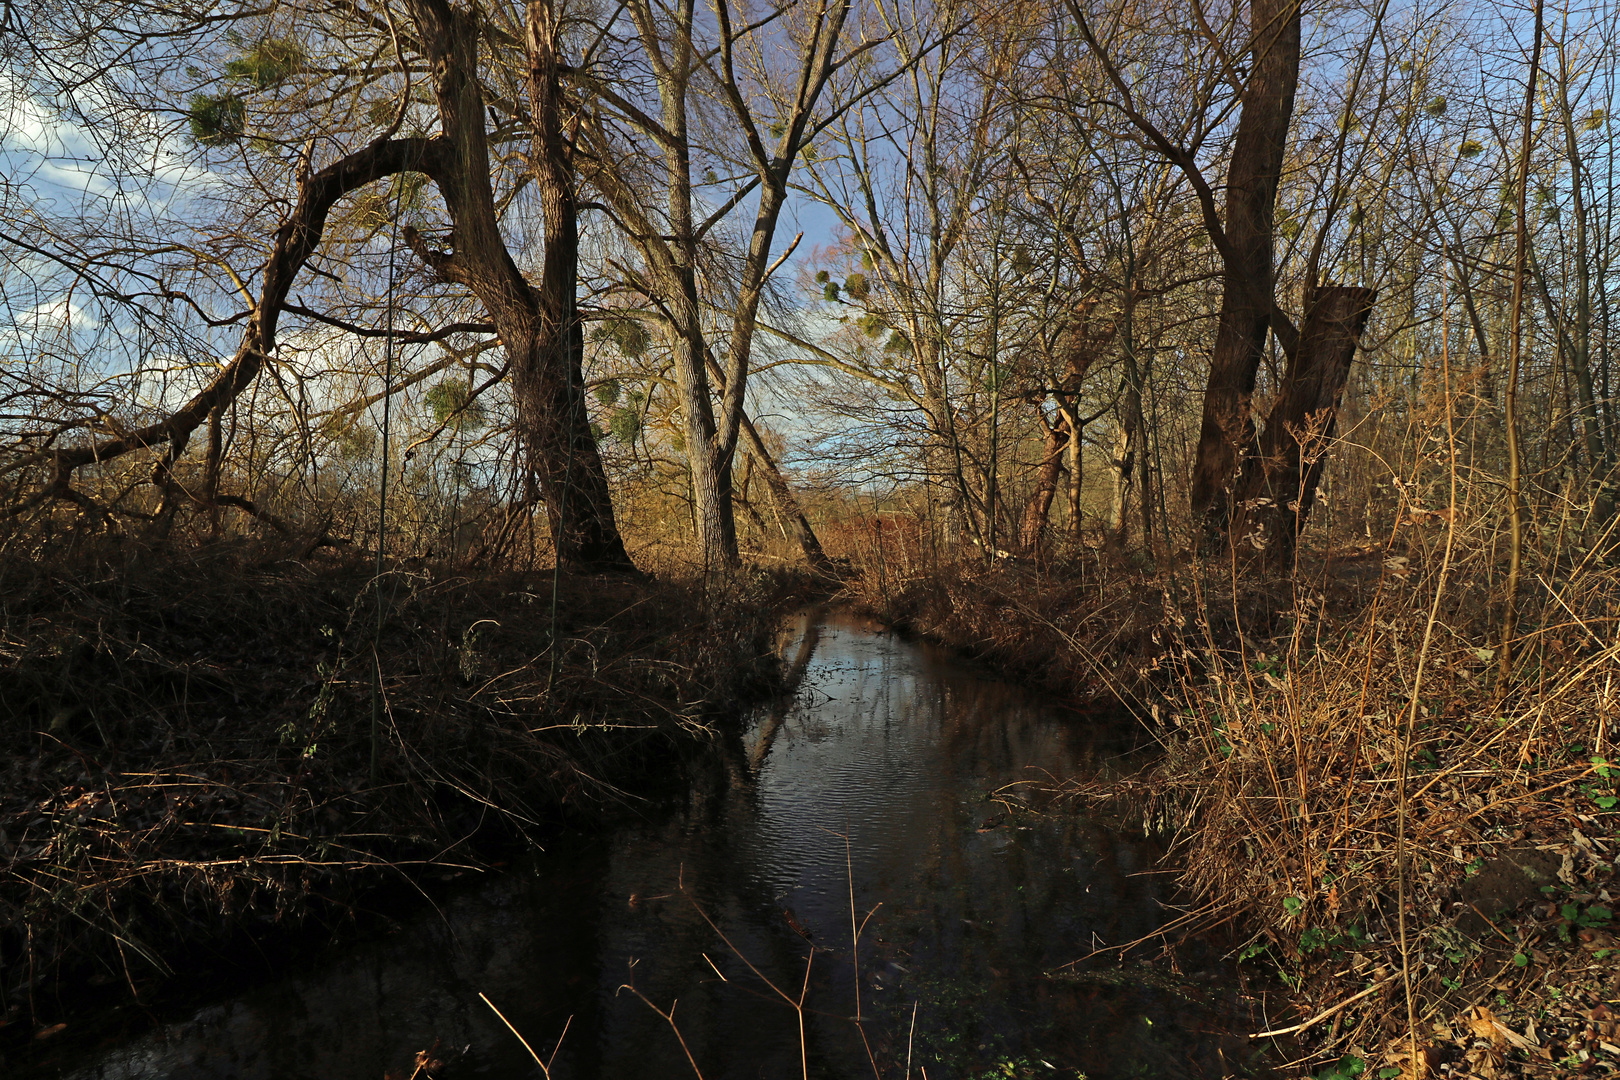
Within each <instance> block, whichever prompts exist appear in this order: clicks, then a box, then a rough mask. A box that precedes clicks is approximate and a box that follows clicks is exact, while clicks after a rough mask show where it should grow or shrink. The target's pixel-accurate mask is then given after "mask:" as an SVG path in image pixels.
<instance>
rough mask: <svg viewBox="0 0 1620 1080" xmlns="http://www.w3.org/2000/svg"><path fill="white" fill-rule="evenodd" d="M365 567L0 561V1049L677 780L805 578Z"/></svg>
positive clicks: (334, 561)
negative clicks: (693, 580) (0, 1004)
mask: <svg viewBox="0 0 1620 1080" xmlns="http://www.w3.org/2000/svg"><path fill="white" fill-rule="evenodd" d="M374 570H375V567H374V564H373V563H372V562H371V561H370V560H369V559H366V558H363V557H361V556H360V555H358V554H344V553H332V552H327V551H317V552H316V553H314V554H308V555H307V557H306V553H300V552H294V551H291V550H283V549H280V548H277V547H275V546H274V545H267V544H263V543H255V544H245V543H244V544H221V545H217V546H214V547H210V548H204V549H200V550H197V551H193V552H189V553H186V554H179V553H153V552H132V551H129V550H127V549H123V548H115V549H111V550H109V551H107V552H103V553H101V555H100V556H99V557H96V558H90V557H82V558H80V559H78V560H77V561H75V562H73V563H72V564H71V565H50V566H47V565H18V564H8V565H7V566H6V567H5V568H4V571H3V576H0V591H3V594H4V595H5V597H6V604H5V606H4V613H3V622H0V725H3V728H4V732H5V736H6V737H5V738H4V739H3V740H0V746H3V747H4V748H5V750H4V751H3V752H0V776H4V778H5V780H4V784H3V788H0V790H3V792H4V795H3V797H0V979H3V992H4V999H3V1000H4V1013H3V1016H0V1053H4V1054H6V1055H8V1056H12V1057H15V1056H16V1055H17V1054H18V1053H19V1052H22V1051H24V1050H26V1051H27V1052H29V1053H32V1051H33V1049H34V1046H35V1044H36V1041H37V1042H39V1043H48V1042H50V1041H52V1040H61V1041H72V1040H74V1039H75V1032H76V1031H77V1030H79V1027H80V1021H81V1019H82V1018H84V1017H87V1016H94V1015H97V1014H98V1013H99V1012H101V1011H104V1009H105V1007H106V1006H107V1005H109V1004H112V1003H125V1004H128V1003H130V1002H134V1003H136V1008H137V1009H138V1008H145V1007H149V1006H152V1005H155V1004H158V1003H161V1002H163V1001H165V1000H168V999H170V998H171V997H173V996H174V995H175V994H176V993H179V994H180V995H181V996H182V997H183V996H184V984H185V983H187V982H189V981H193V980H197V979H199V978H200V977H204V976H207V975H208V974H209V973H210V972H218V971H222V970H223V971H226V972H232V971H238V970H242V969H244V968H246V969H252V970H260V971H262V970H266V969H269V968H271V967H274V966H276V965H277V964H278V963H279V962H280V959H281V958H282V957H284V955H285V953H286V951H287V950H294V951H296V950H298V949H301V948H304V947H306V946H307V944H308V943H309V942H312V941H331V940H341V939H343V938H345V937H349V936H352V932H353V931H352V928H353V925H354V924H355V923H356V922H357V921H358V922H360V923H365V922H366V921H367V920H368V919H371V918H372V915H371V914H368V913H373V912H377V911H382V912H384V913H390V914H397V913H398V912H400V911H402V910H405V909H408V908H410V907H411V906H413V905H415V904H420V903H421V899H420V896H421V890H422V889H424V888H425V889H427V890H428V891H430V892H431V891H433V890H434V888H435V885H434V883H435V882H437V881H440V880H441V879H445V878H450V877H454V876H457V875H462V874H465V873H469V872H473V871H476V870H478V869H479V868H481V867H484V866H486V865H488V864H489V863H491V862H493V861H505V860H507V859H510V858H512V857H514V854H515V853H517V852H520V851H522V850H524V849H526V847H527V846H528V844H529V842H530V841H531V840H532V839H533V837H534V836H536V835H538V834H540V833H543V832H546V831H548V830H551V829H554V828H556V827H557V826H558V824H559V823H563V824H566V823H567V822H571V821H572V822H583V823H588V822H591V821H597V820H602V819H604V818H605V817H608V816H611V815H614V814H620V813H622V812H623V811H624V809H625V808H626V807H629V806H635V805H638V804H640V803H641V802H643V801H644V799H645V797H646V795H647V794H648V793H650V792H657V791H660V790H668V789H679V788H681V787H682V786H683V784H684V782H685V777H686V775H687V773H688V772H689V771H690V770H691V768H694V767H698V766H700V765H701V763H702V762H704V761H706V760H708V759H709V758H711V757H712V756H713V755H712V745H713V743H714V741H715V739H716V737H717V736H716V729H715V727H714V726H713V722H714V721H715V720H716V718H718V717H721V716H724V715H726V714H728V713H733V714H734V713H735V711H736V709H737V708H739V707H741V704H742V703H744V702H747V701H749V700H758V699H759V698H760V697H761V696H762V695H763V694H766V693H768V692H769V690H770V688H771V687H772V686H773V685H775V680H776V677H777V675H776V670H775V660H774V657H773V656H772V651H771V644H772V636H773V634H774V632H775V626H776V620H777V616H776V612H778V611H779V610H781V609H782V605H783V604H784V603H786V602H788V601H787V599H786V598H787V597H788V596H789V595H790V594H791V592H792V591H793V589H794V588H796V587H797V586H796V584H795V582H794V581H793V580H792V579H790V578H785V577H783V578H771V577H768V576H753V577H740V578H739V579H738V581H737V582H736V583H735V586H734V587H733V588H732V589H731V590H730V591H728V592H724V593H707V592H705V590H704V589H703V588H701V587H700V586H689V585H684V584H681V583H678V582H676V583H670V582H663V583H655V582H651V581H648V580H636V579H626V578H613V577H575V576H570V575H563V576H561V577H560V578H557V579H555V580H554V579H553V576H552V574H551V573H550V572H549V571H546V572H540V573H530V574H523V573H503V574H497V575H487V574H485V575H474V574H463V573H456V572H452V571H450V570H449V569H447V568H444V567H439V566H433V565H429V564H423V563H410V564H394V565H390V566H389V567H388V570H387V572H386V573H385V574H384V575H383V577H382V579H381V582H380V585H381V588H380V589H376V588H374V581H373V574H374ZM379 593H380V595H381V597H382V601H383V603H382V618H381V620H380V625H379V620H378V607H377V599H376V598H377V596H378V595H379ZM373 657H376V658H378V660H379V661H380V662H379V663H377V664H375V665H374V661H373ZM378 670H380V672H381V678H380V682H379V680H378V678H377V675H376V672H377V671H378ZM278 943H280V944H278ZM205 981H206V980H205Z"/></svg>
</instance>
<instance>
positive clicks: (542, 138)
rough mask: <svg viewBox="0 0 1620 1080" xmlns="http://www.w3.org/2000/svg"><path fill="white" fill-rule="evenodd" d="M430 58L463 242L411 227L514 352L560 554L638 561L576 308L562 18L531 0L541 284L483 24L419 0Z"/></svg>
mask: <svg viewBox="0 0 1620 1080" xmlns="http://www.w3.org/2000/svg"><path fill="white" fill-rule="evenodd" d="M411 11H412V14H413V15H414V17H415V20H416V25H417V30H418V33H419V34H420V36H421V40H422V47H423V51H424V52H425V53H426V55H427V57H428V59H429V61H430V62H431V64H432V72H433V89H434V93H435V95H436V96H437V98H438V104H439V122H440V126H441V128H442V131H443V134H442V135H441V136H439V137H438V138H436V139H434V140H433V142H434V145H435V148H436V150H437V151H438V152H437V153H436V154H435V155H433V156H432V158H431V159H430V161H429V163H428V165H427V166H426V168H427V171H428V173H429V175H430V176H431V177H432V178H433V181H434V183H435V184H437V185H438V188H439V192H440V194H441V195H442V196H443V197H444V202H445V206H446V208H447V209H448V210H449V212H450V218H451V221H452V223H453V225H454V236H453V248H452V250H450V251H435V250H433V249H431V248H430V247H428V246H427V244H426V243H425V242H424V241H423V239H422V238H421V237H420V236H419V235H417V234H416V232H415V230H413V229H409V228H407V229H406V230H405V239H406V242H407V243H409V244H410V245H411V247H412V249H413V250H414V251H415V252H416V254H417V255H418V256H419V257H420V258H421V259H422V260H423V261H424V262H426V263H428V265H430V266H431V267H433V269H434V270H436V271H437V272H438V274H439V276H441V277H443V278H445V279H446V280H449V281H454V282H457V283H459V284H462V285H465V286H466V287H467V288H468V289H470V290H471V291H472V292H473V294H474V295H476V296H477V297H478V299H479V300H480V301H481V302H482V303H483V305H484V307H485V309H486V310H487V311H488V312H489V316H490V320H491V321H492V322H493V323H494V324H495V328H496V330H497V332H499V334H500V336H501V340H502V342H503V343H504V344H505V346H506V350H507V355H508V357H509V358H510V359H511V362H512V390H513V397H514V398H515V400H516V403H517V413H518V431H519V436H520V438H521V439H522V441H523V445H524V451H525V454H526V456H527V464H528V466H529V468H530V469H531V470H532V472H533V474H534V475H535V476H536V477H537V478H538V480H539V482H540V493H541V499H542V501H543V502H544V503H545V507H546V516H547V518H548V520H549V521H550V525H551V534H552V537H553V542H554V544H555V552H556V557H557V560H558V561H559V562H560V563H562V564H564V565H569V566H573V567H576V568H579V569H587V570H628V569H634V567H633V566H632V564H631V562H630V559H629V556H628V555H627V554H626V553H625V550H624V543H623V541H622V540H621V538H620V536H619V531H618V525H617V523H616V522H615V520H614V515H613V500H612V497H611V495H610V493H609V490H608V483H607V474H606V472H605V470H604V469H603V467H602V458H601V455H600V454H599V453H598V452H597V448H596V439H595V438H594V437H593V436H592V434H591V428H590V420H589V416H588V414H587V412H586V409H585V384H584V378H583V375H582V372H581V361H582V357H583V353H584V334H583V328H582V327H581V325H580V322H579V317H578V312H577V311H576V310H575V295H574V294H575V287H576V280H577V275H578V257H579V233H578V223H577V220H576V219H577V214H578V208H577V206H576V204H575V199H574V182H573V172H572V166H571V164H570V162H569V157H568V147H567V142H566V140H565V139H564V138H563V135H562V130H561V122H560V117H561V112H562V99H561V91H560V88H559V83H558V75H559V67H558V61H557V56H556V52H555V44H556V26H555V24H554V21H553V14H552V11H551V6H550V4H549V3H547V2H545V0H541V2H537V3H531V4H530V5H529V6H528V12H527V15H528V20H529V26H528V30H527V36H528V42H527V45H528V49H529V63H530V71H529V76H530V85H529V90H530V95H531V101H532V104H533V109H534V115H535V123H536V131H535V151H536V152H535V154H534V162H535V180H536V185H537V188H538V190H539V192H540V198H541V208H542V211H543V213H544V215H545V241H546V250H545V253H544V257H543V263H542V271H541V284H540V287H539V288H538V289H532V288H531V287H530V285H529V282H528V280H527V279H526V278H525V277H524V276H523V273H522V271H520V270H519V269H518V267H517V264H516V263H515V262H514V261H513V259H512V256H511V253H510V252H509V251H508V250H507V247H506V241H505V239H504V238H503V236H502V235H501V230H500V223H499V219H498V218H497V216H496V213H495V198H494V191H493V189H492V187H491V186H490V167H489V141H488V135H487V133H486V131H485V128H484V124H485V109H484V100H483V92H482V90H481V89H480V87H479V83H478V69H477V63H478V24H477V21H476V19H477V15H476V14H475V13H474V12H471V11H462V10H459V9H454V8H452V7H451V6H450V5H449V4H448V3H446V2H445V0H412V3H411Z"/></svg>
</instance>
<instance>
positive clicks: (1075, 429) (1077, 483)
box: [1063, 402, 1085, 551]
mask: <svg viewBox="0 0 1620 1080" xmlns="http://www.w3.org/2000/svg"><path fill="white" fill-rule="evenodd" d="M1063 418H1064V419H1065V420H1066V421H1067V422H1068V425H1069V431H1070V432H1071V434H1070V436H1069V442H1068V445H1067V446H1066V447H1065V448H1064V457H1065V458H1066V459H1067V461H1066V465H1067V467H1068V470H1069V542H1070V543H1071V544H1072V545H1073V546H1074V548H1075V550H1076V551H1078V550H1079V549H1080V545H1081V543H1082V542H1083V541H1084V540H1085V533H1084V527H1085V521H1084V519H1083V518H1082V517H1081V514H1080V495H1081V480H1082V479H1083V476H1082V473H1081V451H1082V450H1083V449H1084V445H1083V443H1082V442H1081V437H1082V436H1083V435H1084V433H1085V430H1084V428H1083V427H1082V426H1081V423H1080V405H1079V403H1078V402H1072V403H1069V404H1066V405H1064V406H1063Z"/></svg>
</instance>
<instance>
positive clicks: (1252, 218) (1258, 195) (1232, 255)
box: [1192, 0, 1300, 539]
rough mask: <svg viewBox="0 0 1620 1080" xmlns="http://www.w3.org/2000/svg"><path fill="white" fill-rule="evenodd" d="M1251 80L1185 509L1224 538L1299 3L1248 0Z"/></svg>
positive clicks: (1269, 301)
mask: <svg viewBox="0 0 1620 1080" xmlns="http://www.w3.org/2000/svg"><path fill="white" fill-rule="evenodd" d="M1249 19H1250V35H1251V43H1252V44H1251V47H1252V62H1253V75H1252V77H1251V78H1250V80H1249V83H1248V85H1247V86H1246V87H1245V88H1244V92H1243V111H1242V115H1241V117H1240V118H1239V120H1238V130H1237V140H1236V142H1235V143H1234V145H1233V147H1232V159H1231V164H1230V166H1229V167H1228V170H1227V185H1226V220H1225V223H1224V227H1223V228H1224V233H1225V237H1224V242H1223V243H1222V244H1221V245H1220V248H1221V255H1222V260H1223V262H1224V264H1225V266H1224V268H1223V269H1224V275H1223V277H1224V282H1223V286H1222V293H1221V310H1220V316H1219V321H1218V322H1217V324H1216V330H1215V348H1214V351H1213V353H1212V355H1211V356H1210V367H1209V381H1208V384H1207V386H1206V388H1205V391H1204V416H1203V424H1202V428H1201V430H1200V432H1199V436H1198V458H1197V462H1196V464H1195V465H1194V471H1193V478H1192V509H1193V514H1194V517H1195V518H1198V519H1201V520H1202V524H1203V526H1204V528H1205V530H1206V534H1207V535H1208V536H1209V537H1212V538H1221V539H1224V538H1225V536H1226V533H1227V526H1228V524H1229V520H1230V518H1231V496H1232V492H1233V490H1234V487H1235V485H1236V483H1237V482H1238V480H1239V471H1240V468H1241V464H1242V459H1243V457H1244V456H1245V454H1246V452H1247V449H1248V448H1249V447H1250V446H1251V445H1252V444H1253V442H1254V420H1253V417H1252V416H1251V415H1250V399H1251V398H1252V396H1253V394H1254V382H1255V375H1256V373H1257V372H1258V371H1259V370H1260V363H1261V361H1262V359H1263V358H1264V352H1265V347H1266V333H1267V330H1268V329H1269V328H1270V327H1271V323H1272V316H1273V312H1274V311H1275V310H1276V303H1275V300H1274V293H1273V280H1272V278H1273V263H1272V246H1273V240H1274V232H1275V211H1276V202H1277V185H1278V182H1279V180H1280V178H1281V176H1282V165H1283V150H1284V147H1285V145H1286V143H1287V140H1288V125H1289V123H1290V121H1291V120H1292V119H1293V115H1294V94H1295V91H1296V90H1297V89H1298V86H1299V59H1300V11H1299V0H1251V2H1250V4H1249Z"/></svg>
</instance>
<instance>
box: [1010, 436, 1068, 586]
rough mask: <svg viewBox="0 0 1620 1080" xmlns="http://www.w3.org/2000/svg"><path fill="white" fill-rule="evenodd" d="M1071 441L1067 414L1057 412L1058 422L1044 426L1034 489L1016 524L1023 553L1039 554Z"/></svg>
mask: <svg viewBox="0 0 1620 1080" xmlns="http://www.w3.org/2000/svg"><path fill="white" fill-rule="evenodd" d="M1071 441H1073V437H1072V435H1071V434H1070V430H1069V420H1068V417H1067V415H1066V414H1064V413H1061V412H1060V413H1059V415H1058V421H1057V423H1055V424H1050V425H1048V426H1047V429H1046V445H1045V446H1044V447H1042V456H1041V464H1040V470H1039V471H1038V472H1037V473H1036V474H1035V490H1034V492H1033V493H1032V494H1031V495H1030V497H1029V502H1027V503H1025V504H1024V514H1023V518H1022V519H1021V520H1020V522H1019V525H1018V545H1019V547H1020V548H1021V549H1022V550H1023V552H1024V554H1026V555H1034V556H1039V555H1040V554H1041V547H1042V544H1041V541H1042V539H1043V538H1044V537H1045V536H1046V523H1047V518H1048V516H1049V515H1050V514H1051V511H1052V500H1053V499H1054V498H1056V496H1057V488H1058V478H1059V477H1060V476H1062V475H1063V458H1064V450H1066V449H1067V448H1068V445H1069V443H1070V442H1071Z"/></svg>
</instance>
